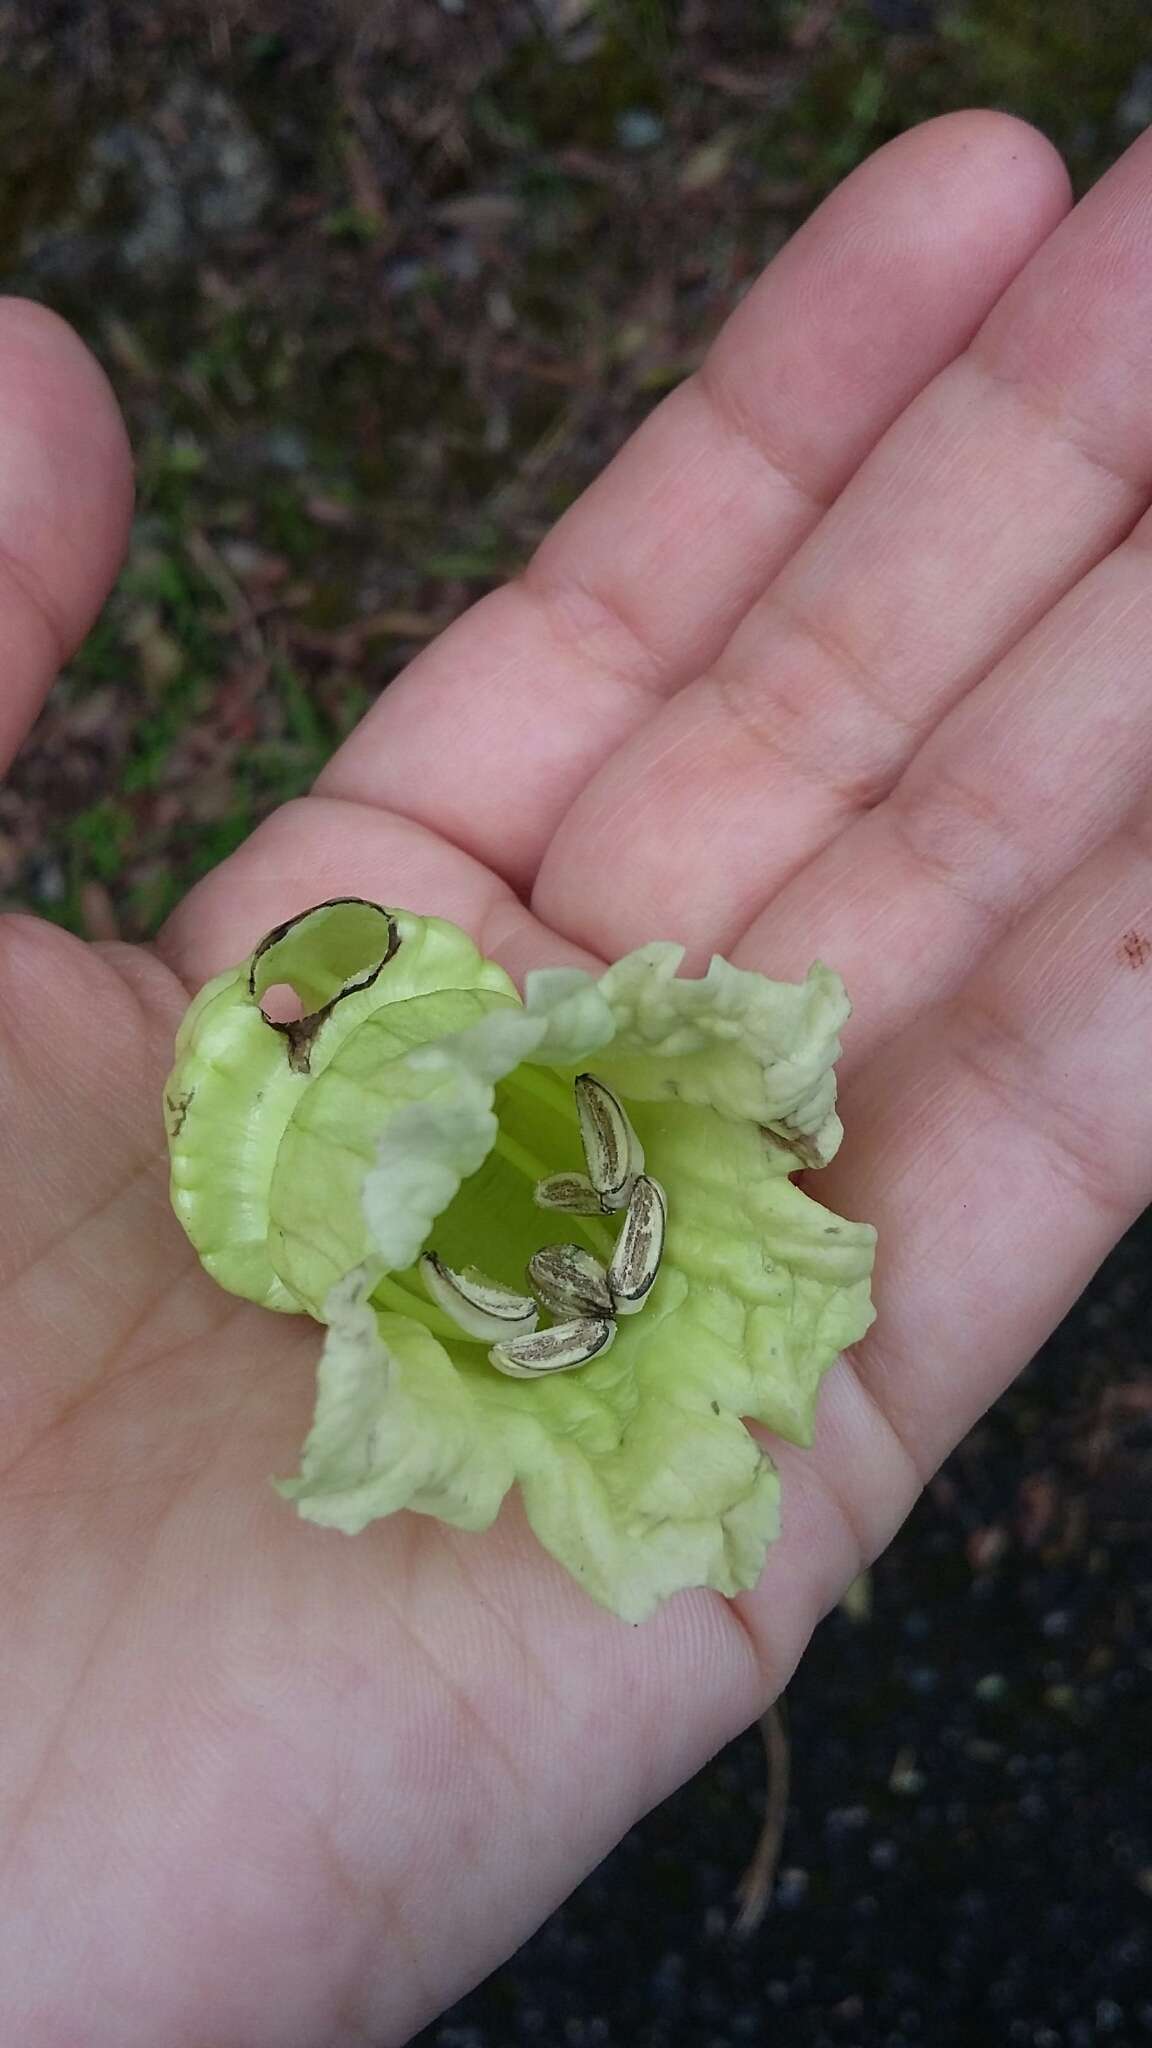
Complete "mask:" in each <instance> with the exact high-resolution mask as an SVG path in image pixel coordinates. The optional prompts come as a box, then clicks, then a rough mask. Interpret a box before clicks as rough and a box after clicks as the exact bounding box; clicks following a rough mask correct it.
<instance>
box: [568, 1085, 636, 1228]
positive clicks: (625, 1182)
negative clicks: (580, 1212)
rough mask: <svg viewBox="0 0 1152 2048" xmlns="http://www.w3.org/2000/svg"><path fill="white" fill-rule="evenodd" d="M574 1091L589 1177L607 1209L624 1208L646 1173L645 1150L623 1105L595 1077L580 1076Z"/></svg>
mask: <svg viewBox="0 0 1152 2048" xmlns="http://www.w3.org/2000/svg"><path fill="white" fill-rule="evenodd" d="M574 1089H575V1095H576V1114H577V1116H578V1117H579V1119H580V1142H581V1144H582V1145H583V1147H584V1157H585V1159H586V1160H587V1162H588V1178H589V1180H590V1181H591V1183H592V1186H593V1187H594V1188H595V1190H596V1192H597V1194H598V1195H599V1196H600V1199H601V1201H602V1203H603V1204H604V1207H605V1208H606V1209H623V1208H624V1206H625V1204H626V1202H627V1200H628V1196H629V1194H630V1193H631V1191H632V1182H633V1179H634V1177H635V1175H636V1174H638V1173H640V1172H642V1171H643V1167H644V1150H643V1147H642V1145H641V1143H640V1140H639V1138H638V1137H637V1136H636V1133H635V1131H634V1130H633V1129H632V1126H631V1124H630V1123H629V1121H628V1118H627V1116H626V1115H625V1113H624V1108H623V1105H622V1104H621V1103H619V1102H617V1100H616V1097H615V1096H614V1095H613V1093H612V1090H611V1089H610V1088H606V1087H605V1086H604V1083H603V1081H598V1080H597V1079H596V1076H595V1074H577V1076H576V1080H575V1083H574Z"/></svg>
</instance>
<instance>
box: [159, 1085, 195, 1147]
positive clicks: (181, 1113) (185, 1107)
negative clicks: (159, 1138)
mask: <svg viewBox="0 0 1152 2048" xmlns="http://www.w3.org/2000/svg"><path fill="white" fill-rule="evenodd" d="M195 1093H196V1090H195V1089H194V1088H189V1090H188V1093H187V1094H186V1095H178V1096H177V1097H176V1100H175V1101H173V1100H172V1097H171V1096H170V1095H166V1096H165V1097H164V1103H165V1107H166V1108H167V1111H168V1115H169V1117H170V1118H171V1122H170V1124H169V1126H168V1135H169V1136H170V1137H172V1138H178V1137H179V1136H180V1133H181V1131H182V1130H183V1129H184V1122H185V1118H186V1117H187V1115H188V1111H189V1110H190V1108H191V1107H192V1097H193V1096H194V1095H195Z"/></svg>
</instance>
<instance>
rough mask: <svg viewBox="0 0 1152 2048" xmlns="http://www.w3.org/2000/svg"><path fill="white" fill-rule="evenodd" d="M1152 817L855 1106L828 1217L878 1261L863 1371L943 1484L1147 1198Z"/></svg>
mask: <svg viewBox="0 0 1152 2048" xmlns="http://www.w3.org/2000/svg"><path fill="white" fill-rule="evenodd" d="M1150 1044H1152V804H1149V803H1147V802H1146V803H1145V804H1144V805H1143V807H1142V808H1141V809H1140V810H1138V811H1136V812H1135V813H1134V814H1133V817H1132V819H1131V821H1130V822H1129V823H1128V824H1127V825H1126V826H1125V828H1124V829H1123V831H1121V832H1118V833H1117V834H1116V835H1115V836H1114V837H1113V838H1112V839H1111V840H1110V841H1109V842H1108V844H1107V845H1106V846H1104V847H1103V848H1101V849H1100V851H1099V852H1098V853H1097V854H1096V855H1094V856H1093V858H1092V859H1091V860H1089V861H1087V862H1085V863H1084V865H1083V866H1082V867H1081V868H1079V869H1078V870H1077V871H1076V873H1075V874H1074V875H1072V876H1070V877H1069V878H1068V879H1067V880H1066V881H1065V882H1064V883H1062V884H1061V886H1060V888H1059V889H1057V890H1056V891H1054V892H1053V894H1052V895H1051V896H1050V897H1049V898H1047V899H1046V900H1045V901H1044V902H1043V903H1042V904H1041V905H1039V906H1038V907H1037V908H1036V909H1035V910H1033V911H1032V912H1031V913H1030V914H1029V916H1028V917H1027V918H1025V919H1024V920H1022V921H1021V923H1020V924H1019V925H1018V926H1016V927H1015V928H1014V929H1013V931H1012V933H1011V934H1010V935H1009V937H1007V938H1006V939H1004V940H1003V941H1002V942H1001V944H1000V945H999V946H998V947H997V948H996V949H995V951H994V952H993V954H992V955H991V956H990V958H989V960H988V962H987V963H986V965H985V966H983V967H982V968H981V969H980V970H979V971H978V973H977V974H976V975H975V976H974V977H973V979H972V981H971V982H970V983H969V984H968V985H967V986H966V988H965V989H964V991H963V993H962V994H961V995H960V996H959V997H957V998H956V999H955V1000H954V1001H953V1002H952V1003H951V1004H950V1005H947V1006H945V1007H943V1008H942V1009H938V1010H936V1011H934V1012H930V1013H929V1014H928V1015H927V1017H926V1018H925V1019H923V1020H922V1021H921V1022H920V1023H918V1024H917V1025H915V1026H913V1027H912V1028H911V1029H910V1030H909V1031H907V1032H905V1033H902V1034H901V1036H900V1037H899V1038H897V1039H895V1040H894V1041H893V1043H892V1045H891V1046H890V1047H888V1048H886V1049H885V1050H884V1051H883V1052H882V1053H881V1054H880V1055H879V1057H878V1058H877V1059H876V1060H875V1061H873V1062H870V1063H869V1065H868V1067H867V1068H866V1069H865V1070H864V1071H863V1072H862V1073H861V1075H860V1076H859V1077H858V1078H857V1079H856V1080H855V1081H854V1082H849V1084H848V1087H847V1089H846V1091H845V1108H844V1116H845V1127H846V1129H847V1131H848V1133H849V1136H848V1138H847V1139H846V1141H845V1145H844V1149H843V1152H842V1154H841V1155H840V1157H839V1158H838V1159H837V1161H836V1162H835V1164H834V1165H833V1166H832V1167H831V1168H829V1169H828V1171H827V1172H826V1173H822V1174H821V1176H820V1188H819V1192H820V1196H821V1199H822V1200H823V1199H827V1200H829V1201H830V1202H831V1203H832V1205H833V1206H834V1207H838V1208H839V1207H844V1208H846V1209H847V1211H848V1213H849V1214H866V1215H868V1217H869V1218H870V1220H872V1221H873V1222H875V1223H876V1224H877V1226H878V1228H879V1232H880V1243H881V1247H882V1258H881V1278H880V1288H879V1309H880V1314H879V1319H878V1321H877V1324H876V1326H875V1330H874V1331H873V1333H872V1334H871V1335H870V1336H869V1337H868V1339H866V1341H865V1343H864V1344H863V1345H862V1346H861V1347H860V1349H859V1351H858V1353H857V1366H858V1370H859V1371H860V1373H861V1374H862V1376H863V1379H864V1382H865V1384H866V1386H867V1387H868V1389H869V1391H870V1392H871V1394H872V1396H873V1397H874V1398H875V1399H876V1400H877V1401H878V1402H879V1403H880V1405H881V1406H882V1408H883V1410H884V1413H885V1414H886V1416H887V1418H888V1420H889V1422H890V1423H891V1424H892V1426H893V1427H894V1429H895V1430H896V1432H897V1434H898V1436H899V1438H900V1439H901V1441H902V1443H903V1444H904V1445H905V1447H906V1448H907V1450H908V1451H909V1453H910V1454H911V1456H912V1457H913V1459H914V1460H915V1462H916V1463H917V1465H918V1466H919V1467H920V1469H921V1470H930V1469H931V1468H932V1466H933V1465H934V1464H935V1463H936V1462H937V1461H938V1460H939V1459H940V1458H941V1457H942V1456H943V1455H944V1453H945V1452H946V1451H947V1450H948V1448H949V1447H950V1445H951V1444H953V1443H954V1442H955V1441H956V1440H957V1439H958V1438H959V1436H960V1435H961V1434H962V1433H963V1431H964V1430H965V1429H966V1428H967V1427H968V1426H969V1424H970V1423H971V1422H972V1421H973V1420H974V1418H975V1417H976V1416H977V1415H978V1414H980V1413H981V1412H982V1411H983V1409H984V1408H985V1407H987V1405H988V1404H989V1402H990V1401H992V1400H993V1399H994V1398H995V1396H996V1395H997V1394H998V1393H999V1391H1000V1390H1001V1388H1002V1387H1003V1385H1004V1384H1005V1383H1006V1381H1007V1380H1008V1378H1009V1377H1010V1376H1011V1375H1012V1374H1013V1373H1014V1372H1015V1371H1016V1370H1017V1369H1018V1368H1019V1367H1020V1366H1021V1365H1022V1364H1023V1363H1024V1362H1025V1361H1026V1360H1027V1359H1028V1358H1029V1357H1030V1356H1031V1355H1032V1353H1033V1352H1034V1351H1035V1350H1036V1348H1037V1346H1038V1345H1039V1344H1040V1343H1041V1342H1042V1340H1043V1339H1044V1337H1045V1336H1047V1334H1048V1332H1049V1331H1050V1330H1051V1329H1052V1328H1053V1327H1054V1326H1055V1324H1056V1323H1057V1322H1058V1321H1059V1319H1060V1317H1061V1316H1062V1315H1063V1314H1064V1313H1065V1311H1066V1309H1067V1308H1068V1307H1069V1306H1070V1305H1071V1303H1072V1302H1073V1301H1074V1300H1075V1298H1076V1296H1077V1295H1078V1294H1079V1293H1080V1292H1081V1290H1082V1289H1083V1287H1084V1286H1085V1285H1086V1283H1087V1281H1088V1280H1089V1278H1090V1277H1091V1275H1092V1273H1093V1272H1094V1271H1095V1269H1096V1267H1097V1266H1098V1265H1099V1263H1100V1261H1101V1260H1102V1259H1103V1257H1104V1256H1105V1254H1106V1252H1107V1251H1108V1250H1109V1249H1110V1247H1111V1246H1112V1244H1113V1243H1114V1242H1115V1240H1116V1239H1117V1238H1118V1237H1119V1236H1120V1234H1121V1232H1122V1231H1123V1230H1124V1229H1125V1228H1126V1227H1127V1225H1128V1224H1129V1223H1130V1222H1131V1221H1132V1220H1133V1219H1134V1218H1135V1217H1136V1216H1137V1215H1138V1214H1139V1212H1140V1210H1141V1208H1142V1207H1143V1206H1144V1204H1145V1203H1146V1202H1147V1201H1148V1199H1149V1197H1150V1196H1152V1091H1150V1090H1149V1086H1148V1071H1149V1046H1150Z"/></svg>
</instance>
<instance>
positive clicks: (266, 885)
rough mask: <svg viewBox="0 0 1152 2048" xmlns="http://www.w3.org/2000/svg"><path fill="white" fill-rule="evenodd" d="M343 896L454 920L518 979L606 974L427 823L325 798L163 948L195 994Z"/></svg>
mask: <svg viewBox="0 0 1152 2048" xmlns="http://www.w3.org/2000/svg"><path fill="white" fill-rule="evenodd" d="M333 896H363V897H366V898H367V899H368V901H369V902H375V903H386V904H394V905H396V906H397V907H399V908H402V909H404V910H411V911H415V912H416V913H417V915H419V916H426V917H446V918H449V919H450V920H451V921H452V922H453V923H454V924H459V925H461V926H463V928H464V930H465V931H466V932H467V933H468V935H469V937H470V938H471V939H473V940H474V941H475V943H476V945H477V946H479V948H480V950H481V952H482V953H485V954H487V955H488V957H489V958H490V959H493V960H498V961H499V962H500V964H501V966H502V967H504V968H505V969H506V971H507V972H508V973H509V974H510V975H511V976H512V977H513V979H514V980H516V981H522V980H523V977H524V975H525V974H526V973H527V972H528V971H529V969H530V968H533V967H542V966H549V967H551V966H576V967H595V966H596V965H597V963H596V962H595V961H594V960H592V959H591V958H590V956H589V955H588V954H585V953H582V952H580V950H579V949H578V948H577V947H575V946H569V945H567V944H566V943H565V942H564V941H563V940H562V939H557V938H555V937H553V936H552V934H551V933H548V932H545V931H544V930H543V929H542V927H541V926H540V925H539V924H537V922H536V920H535V918H534V917H533V916H532V914H531V912H530V911H528V910H526V909H525V908H524V905H523V904H522V903H521V902H520V900H519V898H518V897H517V896H516V895H515V894H514V892H513V891H512V890H511V889H510V888H509V887H508V884H507V883H506V882H502V881H501V880H500V878H499V876H497V875H492V874H490V873H489V872H488V871H487V869H485V868H482V867H481V866H480V863H479V862H478V861H474V860H472V859H470V857H469V856H468V855H467V854H466V853H461V852H460V850H459V848H458V847H455V846H449V845H448V844H447V843H446V842H445V841H444V840H441V839H437V838H436V836H435V834H434V833H431V832H427V831H425V829H424V827H423V826H422V825H414V824H412V823H411V821H410V820H409V819H407V818H393V817H391V816H390V815H389V813H388V812H387V811H381V810H378V809H376V808H375V807H374V806H365V805H362V804H354V803H346V802H342V801H341V800H340V799H339V798H336V797H318V796H311V797H302V798H300V799H299V800H298V801H297V802H295V803H290V804H285V805H284V806H283V807H282V809H280V810H279V811H276V812H275V813H274V814H273V816H272V817H270V818H268V819H266V820H265V822H264V824H262V825H261V826H259V827H258V829H257V830H256V831H255V832H254V833H253V834H252V837H251V838H250V839H248V840H247V841H246V842H245V844H244V845H243V846H242V847H240V848H239V850H238V851H237V852H236V853H234V854H232V855H231V857H230V858H229V859H228V860H226V861H225V862H224V864H223V866H221V867H219V868H216V869H215V870H214V871H213V873H212V874H210V875H208V876H207V877H206V878H205V880H204V881H202V882H200V883H198V884H197V886H196V887H195V888H194V889H193V890H192V891H191V893H190V894H189V895H188V896H187V897H186V898H185V900H184V902H183V903H182V904H181V905H180V908H179V909H178V910H177V911H175V912H174V913H173V915H172V916H171V917H170V918H169V920H168V922H167V924H166V925H165V927H164V929H163V931H162V932H161V934H160V936H159V938H158V940H157V942H156V944H157V950H158V952H159V953H160V956H161V958H162V959H163V960H164V961H165V962H166V963H167V965H168V966H169V967H171V968H172V969H173V970H174V971H175V973H177V974H178V975H179V976H180V978H181V980H182V981H183V982H184V984H185V986H186V987H187V988H189V989H196V988H199V987H201V986H202V984H203V983H204V982H206V981H208V980H209V979H210V978H211V976H212V975H214V974H220V973H223V971H224V970H225V969H226V968H229V967H235V966H236V965H237V963H238V962H239V961H241V960H244V959H245V958H246V957H247V955H248V954H249V953H251V952H252V950H253V948H254V947H255V946H256V945H257V944H258V943H259V941H260V940H261V939H262V938H263V936H264V934H265V932H268V931H271V930H272V928H273V926H275V925H278V924H282V923H283V922H284V921H285V919H287V918H290V917H295V916H296V915H297V914H298V913H299V912H300V911H303V910H309V909H311V908H312V906H313V905H314V904H316V903H324V902H326V901H327V900H328V899H329V898H330V897H333Z"/></svg>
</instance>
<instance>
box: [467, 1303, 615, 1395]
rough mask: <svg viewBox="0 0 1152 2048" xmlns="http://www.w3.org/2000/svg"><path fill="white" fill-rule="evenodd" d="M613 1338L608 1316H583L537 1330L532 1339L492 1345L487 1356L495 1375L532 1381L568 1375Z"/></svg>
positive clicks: (601, 1351) (598, 1355)
mask: <svg viewBox="0 0 1152 2048" xmlns="http://www.w3.org/2000/svg"><path fill="white" fill-rule="evenodd" d="M615 1335H616V1325H615V1323H614V1322H613V1321H612V1319H611V1317H609V1316H584V1317H581V1319H580V1321H579V1322H575V1323H557V1324H556V1326H555V1328H554V1329H552V1330H537V1332H536V1334H535V1336H534V1337H512V1338H510V1339H509V1340H508V1342H507V1343H506V1344H494V1345H493V1346H492V1349H491V1351H490V1352H489V1353H488V1356H489V1358H490V1359H491V1361H492V1363H493V1365H494V1366H495V1367H496V1370H497V1372H503V1373H507V1375H508V1377H509V1379H514V1380H534V1379H537V1378H539V1377H540V1375H541V1374H543V1373H549V1372H571V1371H572V1370H573V1368H574V1367H575V1366H578V1365H589V1364H590V1363H591V1361H592V1360H593V1359H594V1358H599V1357H600V1356H601V1354H602V1353H603V1352H605V1351H607V1349H608V1347H609V1345H610V1344H611V1342H612V1340H613V1338H614V1337H615Z"/></svg>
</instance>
